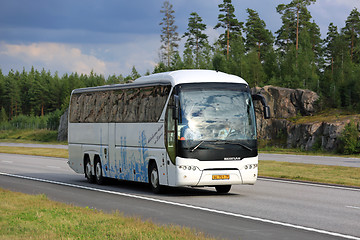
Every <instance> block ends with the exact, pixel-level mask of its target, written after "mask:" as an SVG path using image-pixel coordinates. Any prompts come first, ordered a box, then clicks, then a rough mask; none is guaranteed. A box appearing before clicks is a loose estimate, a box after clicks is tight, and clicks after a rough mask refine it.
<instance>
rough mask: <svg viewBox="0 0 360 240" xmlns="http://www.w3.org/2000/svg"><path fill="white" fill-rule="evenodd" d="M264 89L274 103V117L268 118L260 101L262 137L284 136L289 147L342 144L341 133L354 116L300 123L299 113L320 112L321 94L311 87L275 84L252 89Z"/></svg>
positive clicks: (257, 106) (259, 131)
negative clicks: (319, 101)
mask: <svg viewBox="0 0 360 240" xmlns="http://www.w3.org/2000/svg"><path fill="white" fill-rule="evenodd" d="M252 91H253V93H261V94H262V95H263V96H264V97H265V98H266V100H267V102H268V105H269V106H270V109H271V110H270V112H271V118H270V119H264V118H263V115H262V107H261V104H260V103H256V104H255V106H256V115H257V131H258V138H259V139H265V140H270V141H276V140H279V139H282V143H284V144H285V145H286V147H288V148H302V149H304V150H312V149H314V148H321V149H323V150H327V151H332V150H335V149H336V148H337V147H338V145H339V136H340V134H341V132H342V131H343V129H344V128H345V126H346V124H348V123H349V122H350V119H342V120H336V119H335V116H334V120H332V121H314V122H309V123H296V121H294V119H296V117H298V116H312V115H314V114H315V113H316V111H317V109H318V107H317V100H318V99H319V96H318V95H317V94H316V93H315V92H313V91H310V90H302V89H287V88H280V87H273V86H265V87H263V88H254V89H252Z"/></svg>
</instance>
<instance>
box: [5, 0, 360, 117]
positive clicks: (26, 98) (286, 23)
mask: <svg viewBox="0 0 360 240" xmlns="http://www.w3.org/2000/svg"><path fill="white" fill-rule="evenodd" d="M315 2H316V0H293V1H291V2H290V3H289V4H280V5H278V6H277V7H276V11H277V12H278V13H279V15H280V17H281V20H282V25H281V27H280V29H279V30H277V31H276V32H275V33H272V32H271V31H269V30H268V29H267V28H266V23H265V21H264V20H262V19H261V17H260V16H259V14H258V12H257V11H256V10H253V9H249V8H248V9H246V11H247V19H246V21H245V22H240V21H239V20H238V19H237V18H236V16H235V8H234V6H233V4H232V2H231V0H223V2H222V3H221V4H219V5H218V7H219V15H218V18H217V19H218V23H217V24H216V25H215V27H214V28H215V29H220V30H221V32H222V34H221V35H220V36H219V38H218V39H217V41H216V42H215V43H213V44H210V43H209V40H208V36H207V35H206V34H205V30H206V28H207V26H206V24H205V23H203V20H202V18H201V17H200V16H199V14H198V13H196V12H192V13H191V14H190V16H189V21H188V27H187V30H186V32H185V33H183V35H180V34H179V33H178V32H177V26H176V24H175V11H174V9H173V6H172V4H170V2H169V1H164V4H163V5H162V7H161V10H160V12H161V13H162V14H163V18H162V19H161V21H160V28H161V35H160V39H161V48H160V50H159V56H160V60H159V63H158V64H157V66H156V67H155V68H154V69H153V73H157V72H163V71H170V70H176V69H215V70H219V71H223V72H226V73H231V74H234V75H238V76H241V77H242V78H244V79H245V80H246V81H248V83H249V84H250V86H252V87H253V86H264V85H269V84H271V85H276V86H280V87H288V88H304V89H310V90H314V91H316V92H317V93H318V94H319V95H320V96H321V99H322V100H321V101H322V102H323V105H324V106H326V107H342V108H347V109H350V110H354V111H359V110H360V103H359V101H358V99H360V85H359V84H358V82H359V79H360V13H359V11H358V10H357V9H356V8H354V9H353V10H352V11H351V13H350V15H349V16H348V17H347V19H346V22H345V27H344V28H342V29H338V28H337V26H335V25H334V24H333V23H330V24H329V27H328V31H327V34H326V37H324V39H322V38H321V34H320V28H319V26H318V25H317V24H316V23H315V22H314V21H313V20H312V16H311V13H310V12H309V10H308V6H310V5H311V4H314V3H315ZM181 38H184V39H185V40H186V41H185V46H184V47H185V48H184V51H183V53H182V54H180V52H179V50H178V48H179V41H180V40H181ZM146 74H150V72H147V73H146ZM138 77H140V74H139V73H138V72H137V70H136V68H135V67H133V68H132V72H131V74H130V75H129V76H126V77H124V76H122V75H119V76H116V75H112V76H108V77H107V78H105V77H104V76H103V75H98V74H96V73H94V72H93V71H92V72H90V74H77V73H72V74H64V75H63V76H59V75H58V73H57V72H55V73H54V74H52V73H51V72H50V71H46V70H45V69H42V70H41V71H39V70H36V69H34V68H32V69H31V70H30V71H28V72H27V71H25V69H24V70H23V71H22V72H19V71H13V70H11V71H10V72H9V73H8V74H7V75H4V74H3V73H2V71H1V69H0V122H2V121H8V120H11V119H13V118H14V117H16V116H18V115H26V116H44V115H45V114H48V113H52V112H54V111H56V110H59V109H61V110H62V111H64V110H65V109H66V107H67V105H68V102H69V97H70V94H71V91H72V90H73V89H75V88H81V87H91V86H98V85H104V84H115V83H126V82H129V81H132V80H134V79H136V78H138Z"/></svg>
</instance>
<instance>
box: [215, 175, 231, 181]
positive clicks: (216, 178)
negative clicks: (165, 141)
mask: <svg viewBox="0 0 360 240" xmlns="http://www.w3.org/2000/svg"><path fill="white" fill-rule="evenodd" d="M229 179H230V175H212V180H229Z"/></svg>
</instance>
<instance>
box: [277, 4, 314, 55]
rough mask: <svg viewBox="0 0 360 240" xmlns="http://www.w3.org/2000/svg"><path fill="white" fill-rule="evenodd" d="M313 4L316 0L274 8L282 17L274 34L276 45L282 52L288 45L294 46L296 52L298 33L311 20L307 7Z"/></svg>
mask: <svg viewBox="0 0 360 240" xmlns="http://www.w3.org/2000/svg"><path fill="white" fill-rule="evenodd" d="M315 2H316V0H293V1H291V2H290V3H289V4H286V5H285V4H280V5H278V6H277V7H276V11H277V12H278V13H279V14H281V15H282V16H281V20H282V23H283V25H282V26H281V28H280V29H279V30H278V31H277V32H276V33H277V34H278V37H277V40H276V43H277V45H279V46H280V47H281V48H282V50H283V51H286V50H287V47H286V46H288V44H295V49H296V51H297V50H298V49H299V33H300V32H301V29H303V28H304V27H305V26H306V25H308V24H309V23H310V22H309V21H310V19H311V15H310V13H309V11H308V10H307V6H309V5H310V4H312V3H315Z"/></svg>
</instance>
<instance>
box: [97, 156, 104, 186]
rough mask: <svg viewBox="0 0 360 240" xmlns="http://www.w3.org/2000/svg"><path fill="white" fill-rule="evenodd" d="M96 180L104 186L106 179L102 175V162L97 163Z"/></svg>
mask: <svg viewBox="0 0 360 240" xmlns="http://www.w3.org/2000/svg"><path fill="white" fill-rule="evenodd" d="M95 180H96V183H97V184H99V185H102V184H104V177H103V175H102V167H101V162H100V160H97V161H96V163H95Z"/></svg>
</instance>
